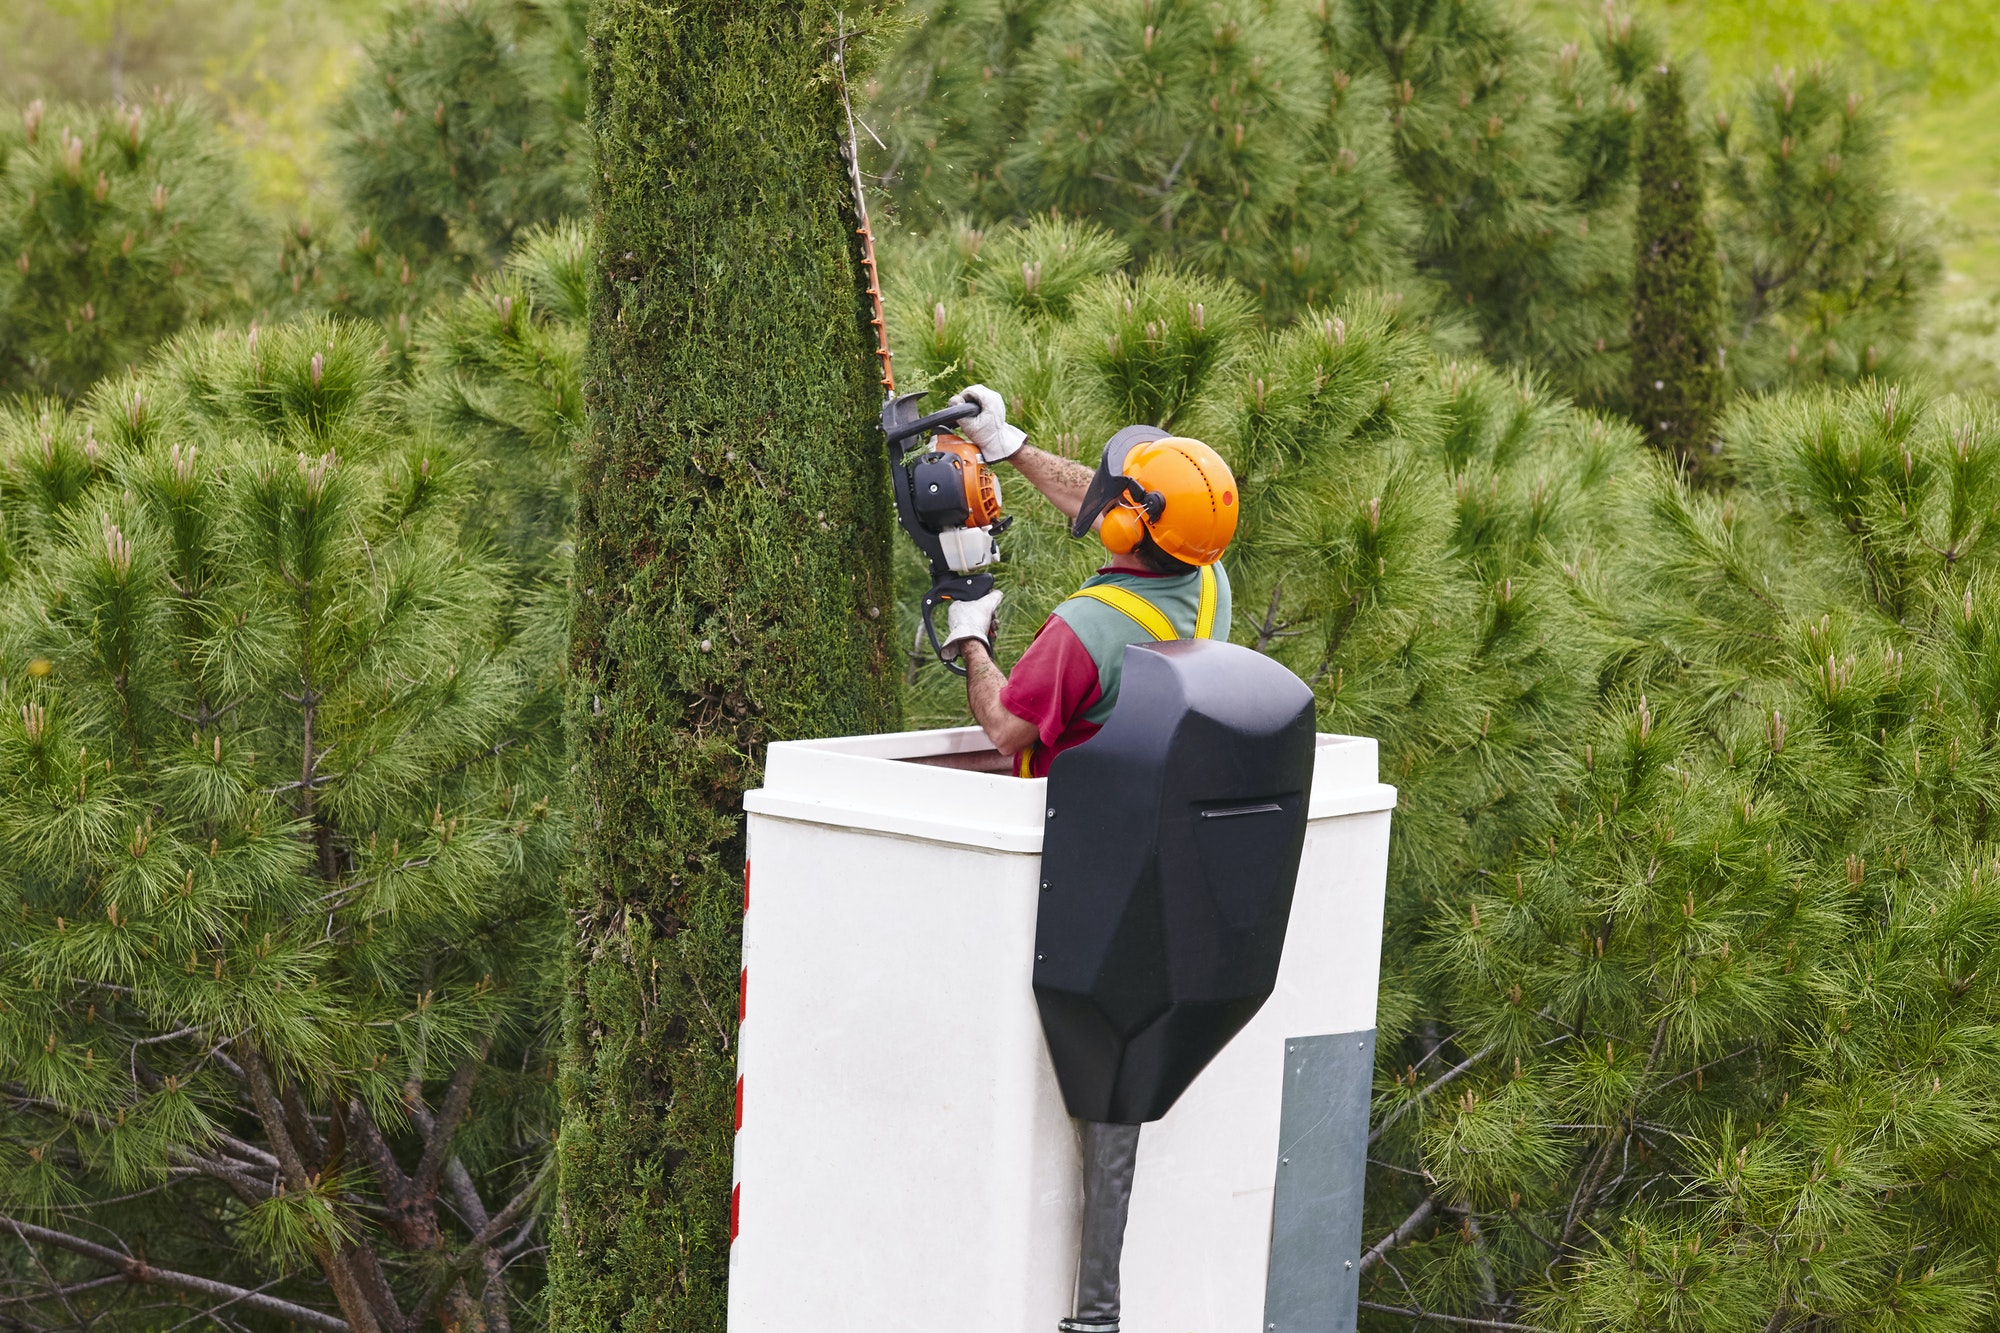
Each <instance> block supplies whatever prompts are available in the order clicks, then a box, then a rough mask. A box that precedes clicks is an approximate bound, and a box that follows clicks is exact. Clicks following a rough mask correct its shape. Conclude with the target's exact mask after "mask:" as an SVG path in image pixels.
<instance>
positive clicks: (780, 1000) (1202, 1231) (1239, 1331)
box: [729, 728, 1396, 1333]
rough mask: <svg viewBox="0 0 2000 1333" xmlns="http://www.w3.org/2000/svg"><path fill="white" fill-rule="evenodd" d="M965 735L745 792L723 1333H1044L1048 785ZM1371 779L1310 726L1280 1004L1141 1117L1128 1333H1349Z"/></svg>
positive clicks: (1056, 1294) (1127, 1276) (1363, 1102)
mask: <svg viewBox="0 0 2000 1333" xmlns="http://www.w3.org/2000/svg"><path fill="white" fill-rule="evenodd" d="M994 759H997V756H994V755H993V753H992V751H991V750H990V749H989V748H988V742H987V740H986V738H985V736H984V735H983V734H982V733H981V732H980V731H979V730H978V729H976V728H960V729H953V730H943V731H920V732H904V733H900V734H892V735H883V736H858V737H848V738H842V739H836V740H820V741H792V742H785V743H781V744H775V745H773V746H771V747H770V751H769V756H768V758H767V760H766V764H765V777H764V783H765V785H764V786H763V787H762V788H761V789H759V790H757V791H753V792H750V793H748V794H747V795H746V796H745V798H744V807H745V809H746V810H747V811H748V812H749V867H748V869H747V871H746V874H745V884H744V894H745V908H746V911H745V916H744V930H743V981H744V1002H743V1015H742V1016H743V1023H742V1028H741V1036H740V1039H739V1047H738V1082H737V1135H736V1185H735V1197H734V1199H733V1200H732V1208H731V1219H732V1221H731V1229H732V1248H731V1257H730V1273H729V1328H730V1331H731V1333H940V1331H943V1330H949V1331H950V1333H1052V1331H1053V1330H1054V1328H1055V1325H1056V1321H1057V1320H1058V1319H1060V1318H1062V1317H1063V1316H1065V1315H1067V1314H1069V1313H1070V1302H1071V1298H1072V1294H1073V1291H1074V1285H1075V1281H1076V1264H1077V1242H1078V1234H1077V1233H1078V1226H1079V1221H1078V1219H1079V1216H1080V1213H1081V1209H1082V1203H1083V1188H1082V1174H1081V1170H1082V1169H1081V1161H1080V1152H1079V1135H1078V1131H1077V1128H1076V1122H1075V1121H1073V1120H1071V1119H1070V1117H1069V1115H1068V1114H1067V1113H1066V1111H1065V1110H1064V1103H1063V1098H1062V1094H1061V1092H1060V1091H1059V1090H1058V1088H1057V1084H1056V1077H1055V1071H1054V1069H1053V1067H1052V1065H1051V1063H1050V1058H1049V1055H1048V1050H1047V1047H1046V1045H1045V1043H1044V1039H1043V1035H1042V1026H1041V1021H1040V1018H1039V1016H1038V1013H1037V1010H1036V1005H1035V997H1034V995H1033V992H1032V989H1031V977H1032V973H1033V970H1034V962H1035V958H1034V946H1035V920H1036V913H1037V910H1038V898H1039V896H1040V887H1041V881H1042V877H1041V874H1040V867H1041V855H1040V854H1041V847H1042V829H1043V821H1044V818H1045V811H1046V795H1047V783H1046V781H1045V780H1042V779H1033V780H1026V779H1021V778H1017V777H1013V776H1011V775H1008V774H1006V773H1005V772H995V771H992V770H993V769H994V768H995V767H997V765H995V764H994V763H992V762H991V761H992V760H994ZM1395 802H1396V792H1395V789H1394V788H1393V787H1388V786H1385V785H1383V784H1382V783H1381V782H1379V781H1377V778H1376V749H1375V742H1374V741H1372V740H1366V739H1361V738H1357V737H1351V736H1327V735H1322V736H1320V737H1319V740H1318V747H1317V750H1316V754H1315V762H1314V768H1313V778H1312V789H1311V794H1310V797H1309V801H1308V805H1307V826H1306V839H1305V848H1304V852H1303V855H1302V858H1301V861H1300V865H1299V877H1298V885H1297V889H1296V892H1295V895H1294V899H1293V905H1292V914H1291V923H1290V927H1289V930H1288V932H1287V934H1286V937H1285V946H1284V953H1283V956H1282V961H1281V963H1280V965H1279V970H1278V981H1277V989H1276V990H1275V992H1274V993H1273V994H1272V996H1271V998H1270V999H1269V1000H1268V1001H1267V1002H1266V1003H1265V1004H1264V1006H1263V1007H1262V1008H1261V1009H1260V1010H1259V1011H1258V1012H1257V1014H1256V1016H1255V1017H1254V1018H1252V1019H1251V1020H1250V1022H1249V1024H1248V1025H1247V1026H1245V1027H1244V1028H1243V1029H1242V1031H1241V1032H1239V1033H1238V1034H1237V1035H1236V1036H1235V1037H1234V1038H1233V1039H1232V1040H1231V1041H1230V1043H1229V1044H1228V1045H1227V1046H1226V1047H1225V1048H1224V1049H1223V1050H1222V1053H1221V1054H1220V1055H1218V1056H1216V1057H1215V1059H1214V1060H1213V1061H1212V1062H1211V1063H1210V1064H1209V1065H1208V1066H1207V1067H1206V1068H1205V1069H1204V1070H1203V1071H1202V1072H1201V1074H1200V1075H1199V1077H1197V1078H1196V1079H1195V1081H1194V1083H1193V1085H1192V1086H1191V1087H1189V1088H1188V1090H1187V1092H1186V1093H1185V1094H1183V1095H1182V1096H1181V1098H1180V1100H1179V1101H1178V1102H1177V1103H1175V1104H1174V1106H1173V1108H1172V1109H1171V1110H1170V1111H1169V1112H1168V1113H1167V1114H1166V1116H1165V1118H1164V1119H1161V1120H1158V1121H1156V1122H1152V1123H1149V1124H1147V1125H1146V1126H1145V1128H1144V1129H1143V1131H1142V1132H1141V1134H1140V1138H1139V1158H1138V1167H1137V1175H1136V1181H1135V1184H1134V1187H1133V1193H1132V1203H1131V1212H1130V1217H1129V1221H1128V1223H1127V1228H1126V1235H1125V1247H1124V1262H1123V1279H1124V1281H1123V1286H1124V1311H1123V1328H1124V1333H1250V1331H1251V1330H1255V1329H1263V1330H1265V1331H1266V1333H1334V1330H1338V1329H1352V1328H1353V1327H1354V1319H1355V1299H1356V1295H1357V1284H1358V1277H1359V1275H1358V1273H1357V1271H1356V1267H1355V1266H1356V1264H1357V1263H1358V1261H1359V1259H1360V1245H1361V1232H1360V1227H1361V1187H1362V1176H1363V1172H1364V1169H1365V1160H1366V1144H1367V1129H1368V1103H1369V1085H1370V1076H1371V1071H1372V1068H1373V1064H1374V1026H1375V995H1376V986H1377V979H1378V971H1379V967H1380V954H1381V940H1382V904H1383V886H1384V879H1385V876H1386V872H1387V861H1388V846H1389V816H1390V811H1391V810H1392V809H1393V807H1394V805H1395Z"/></svg>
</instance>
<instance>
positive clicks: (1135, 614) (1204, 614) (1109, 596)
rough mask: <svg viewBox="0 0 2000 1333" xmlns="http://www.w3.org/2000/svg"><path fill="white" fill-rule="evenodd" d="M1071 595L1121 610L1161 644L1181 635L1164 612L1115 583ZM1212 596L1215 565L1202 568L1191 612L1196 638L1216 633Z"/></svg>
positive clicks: (1214, 595) (1104, 584)
mask: <svg viewBox="0 0 2000 1333" xmlns="http://www.w3.org/2000/svg"><path fill="white" fill-rule="evenodd" d="M1073 595H1074V596H1077V597H1088V598H1090V599H1091V600H1093V601H1098V602H1102V603H1104V604H1105V605H1106V606H1108V607H1111V608H1113V609H1115V610H1118V611H1123V612H1124V613H1125V614H1126V615H1128V616H1130V617H1132V619H1134V620H1136V621H1138V622H1139V627H1140V628H1141V629H1143V630H1145V631H1146V633H1148V634H1150V635H1152V636H1153V637H1154V638H1156V639H1158V640H1159V641H1160V642H1162V643H1168V642H1171V641H1173V640H1174V639H1178V638H1179V637H1180V632H1179V631H1178V630H1176V629H1175V628H1174V622H1173V621H1171V620H1168V619H1167V617H1166V615H1165V613H1164V612H1162V611H1161V610H1160V608H1159V607H1157V606H1154V605H1153V604H1152V603H1151V602H1149V601H1147V600H1146V599H1145V598H1143V597H1141V596H1140V595H1139V594H1138V593H1136V592H1133V591H1132V590H1131V589H1130V588H1121V587H1118V586H1117V585H1116V584H1111V583H1102V584H1099V585H1098V586H1097V587H1095V588H1078V589H1077V590H1076V592H1075V593H1074V594H1073ZM1215 597H1216V593H1215V566H1213V565H1203V566H1202V567H1201V605H1200V606H1199V607H1198V608H1197V609H1196V611H1195V613H1194V636H1195V637H1196V638H1197V639H1206V638H1208V637H1209V636H1210V635H1211V634H1213V633H1214V632H1215Z"/></svg>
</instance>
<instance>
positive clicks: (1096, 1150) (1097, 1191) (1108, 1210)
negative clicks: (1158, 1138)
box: [1056, 1120, 1139, 1333]
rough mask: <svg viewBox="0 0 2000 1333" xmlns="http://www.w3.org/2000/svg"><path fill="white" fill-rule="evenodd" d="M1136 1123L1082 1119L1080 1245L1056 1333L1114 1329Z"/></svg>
mask: <svg viewBox="0 0 2000 1333" xmlns="http://www.w3.org/2000/svg"><path fill="white" fill-rule="evenodd" d="M1138 1155H1139V1126H1137V1125H1111V1124H1105V1123H1103V1122H1101V1121H1096V1120H1086V1121H1084V1122H1083V1244H1082V1253H1081V1255H1080V1256H1079V1258H1078V1261H1077V1267H1076V1313H1075V1314H1074V1315H1072V1316H1070V1317H1069V1318H1068V1319H1065V1320H1062V1321H1061V1322H1060V1323H1058V1324H1057V1325H1056V1328H1057V1329H1058V1330H1059V1333H1118V1311H1119V1296H1118V1264H1119V1260H1120V1258H1121V1257H1122V1256H1123V1254H1124V1251H1125V1215H1126V1212H1127V1211H1128V1210H1129V1209H1130V1208H1131V1206H1132V1165H1133V1163H1134V1162H1135V1161H1136V1160H1137V1159H1138Z"/></svg>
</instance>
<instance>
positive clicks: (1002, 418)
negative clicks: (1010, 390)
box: [951, 384, 1028, 463]
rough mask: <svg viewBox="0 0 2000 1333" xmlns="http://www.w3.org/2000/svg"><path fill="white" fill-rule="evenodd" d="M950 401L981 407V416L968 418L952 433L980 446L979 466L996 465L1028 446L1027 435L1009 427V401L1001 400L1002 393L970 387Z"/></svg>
mask: <svg viewBox="0 0 2000 1333" xmlns="http://www.w3.org/2000/svg"><path fill="white" fill-rule="evenodd" d="M951 401H952V402H953V403H977V404H979V415H978V416H976V417H967V418H966V419H965V420H963V421H961V422H959V423H958V425H956V426H955V427H953V429H954V430H956V431H957V432H958V433H959V434H960V435H963V436H964V437H965V438H966V439H968V440H970V441H972V442H973V443H974V444H976V445H978V446H979V461H980V462H982V463H997V462H999V461H1000V460H1001V459H1003V458H1008V457H1011V456H1012V455H1013V453H1014V451H1015V450H1017V449H1019V448H1020V447H1021V446H1022V445H1023V444H1025V443H1027V440H1028V433H1027V432H1026V431H1024V430H1022V429H1021V428H1020V427H1019V426H1010V425H1008V424H1007V400H1006V399H1005V398H1002V397H1001V396H1000V392H999V390H997V389H989V388H987V387H986V386H985V385H984V384H971V385H967V386H966V387H965V388H964V389H963V390H962V391H960V392H958V393H955V394H953V395H952V396H951Z"/></svg>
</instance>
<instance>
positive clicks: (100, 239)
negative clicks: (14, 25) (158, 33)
mask: <svg viewBox="0 0 2000 1333" xmlns="http://www.w3.org/2000/svg"><path fill="white" fill-rule="evenodd" d="M261 230H262V229H261V227H260V226H259V225H258V223H257V222H256V219H255V215H254V212H253V209H252V207H251V205H250V202H249V198H248V194H247V192H246V190H245V187H244V182H243V174H242V171H241V170H240V168H239V167H238V165H237V163H236V161H235V159H234V158H233V157H232V156H231V154H230V152H229V151H228V149H227V147H226V146H225V145H224V144H223V142H222V140H221V137H220V136H219V135H218V134H217V133H216V131H215V129H214V127H213V125H212V124H210V123H209V120H208V117H207V116H206V114H205V113H204V112H203V110H202V109H201V108H200V107H199V106H196V105H193V104H190V103H187V102H183V101H180V100H177V99H174V98H171V97H165V96H160V97H155V98H154V99H152V100H151V101H148V102H144V103H134V104H130V105H119V106H97V107H81V106H60V105H59V106H53V107H51V106H46V105H44V104H43V103H42V102H39V101H36V102H32V103H30V104H29V105H28V106H26V107H25V108H22V109H20V110H19V112H18V113H17V114H15V115H11V116H9V117H7V118H6V120H5V121H4V122H0V255H3V256H4V257H5V260H6V262H5V263H4V264H0V395H10V394H17V393H30V392H31V393H41V394H59V395H61V396H63V397H66V398H71V399H74V398H77V397H80V396H82V394H83V393H84V392H85V391H86V390H87V389H89V388H90V386H91V385H92V384H93V383H95V382H96V381H97V380H98V379H99V378H100V377H102V376H104V375H107V374H110V373H112V372H114V371H117V370H122V369H124V368H126V367H128V366H132V365H135V364H137V363H139V362H140V361H143V360H144V359H145V357H146V355H147V353H148V352H150V351H151V349H152V348H153V346H154V344H156V343H158V342H159V341H161V340H162V339H164V338H167V337H169V336H171V335H172V334H174V333H175V332H177V331H178V330H179V329H180V328H181V327H182V326H183V325H186V324H189V323H195V322H199V321H201V320H204V319H208V318H212V317H215V316H218V315H222V314H226V313H229V312H231V311H233V310H234V309H236V308H238V307H240V305H241V304H242V303H243V302H244V300H245V299H246V298H247V296H248V279H249V276H250V272H249V258H250V256H251V255H252V254H253V253H254V252H255V251H256V250H257V249H259V248H262V246H263V243H264V238H263V236H262V235H261Z"/></svg>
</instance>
